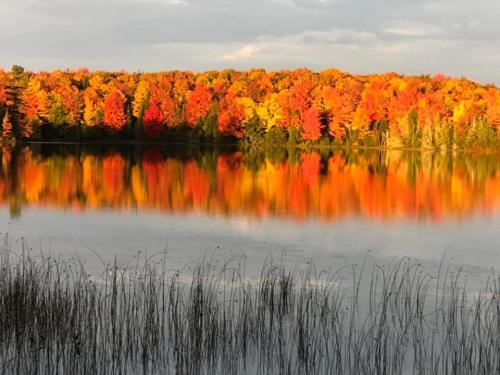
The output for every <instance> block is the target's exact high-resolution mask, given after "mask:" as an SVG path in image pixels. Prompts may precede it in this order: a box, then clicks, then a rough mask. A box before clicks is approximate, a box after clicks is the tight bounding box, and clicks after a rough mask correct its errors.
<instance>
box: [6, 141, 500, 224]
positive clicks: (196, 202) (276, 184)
mask: <svg viewBox="0 0 500 375" xmlns="http://www.w3.org/2000/svg"><path fill="white" fill-rule="evenodd" d="M16 158H17V160H16V162H12V160H11V154H10V153H9V152H8V151H5V152H4V153H3V156H2V173H1V176H0V201H1V202H3V204H7V202H9V204H11V205H14V206H16V207H20V206H22V205H28V206H30V205H35V206H51V207H56V208H63V209H67V208H72V209H76V210H83V209H86V208H93V209H107V208H110V209H114V210H121V209H140V210H159V211H163V212H174V213H176V212H179V213H181V212H201V213H207V214H214V215H248V216H250V217H266V216H282V217H291V218H294V219H305V218H307V217H318V218H321V219H323V220H339V219H343V218H347V217H351V216H361V217H370V218H379V219H383V220H396V219H431V220H440V219H442V218H449V217H452V216H457V217H465V216H469V215H473V214H474V213H482V214H493V213H496V212H498V211H499V209H500V161H499V160H498V158H497V159H495V157H492V156H490V157H489V156H487V155H485V156H478V157H477V158H476V157H465V156H463V157H459V156H457V157H456V158H453V159H450V158H451V157H450V156H445V155H442V154H434V155H433V154H404V153H397V152H389V153H380V152H378V153H373V154H366V155H361V154H357V155H348V156H343V155H339V154H337V155H334V156H331V157H329V158H323V160H322V159H321V157H320V155H319V154H317V153H303V154H302V155H301V156H300V157H299V158H298V159H296V161H295V162H293V161H290V162H283V163H276V162H272V161H270V160H268V159H266V160H265V161H264V163H263V164H262V165H261V166H260V168H259V169H258V170H257V171H256V170H255V169H254V168H252V169H250V168H249V167H247V166H246V164H245V156H244V155H243V154H242V153H240V152H238V153H234V154H224V155H221V156H219V157H218V159H217V163H216V164H213V165H212V167H207V166H204V167H202V165H205V164H206V163H205V164H203V163H199V162H197V161H195V160H193V159H191V160H187V161H186V160H180V159H176V158H172V157H165V156H163V155H162V154H161V153H160V152H159V151H155V150H150V151H147V152H145V153H144V154H143V155H142V160H141V161H140V162H132V161H131V160H130V159H129V158H127V157H126V156H124V155H122V154H120V153H109V154H106V155H104V156H96V155H83V156H77V155H73V154H70V155H66V156H64V157H62V156H50V157H41V156H35V155H34V154H33V153H32V152H31V151H30V149H27V148H26V149H23V150H21V152H20V153H19V154H18V156H17V157H16ZM14 176H16V177H15V178H16V179H17V180H16V181H17V183H13V178H14Z"/></svg>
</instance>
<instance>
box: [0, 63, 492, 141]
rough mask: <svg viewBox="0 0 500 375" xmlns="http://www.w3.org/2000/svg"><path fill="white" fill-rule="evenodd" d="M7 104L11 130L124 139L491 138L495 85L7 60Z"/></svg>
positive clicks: (1, 90) (0, 102)
mask: <svg viewBox="0 0 500 375" xmlns="http://www.w3.org/2000/svg"><path fill="white" fill-rule="evenodd" d="M151 101H154V102H155V103H154V105H150V102H151ZM148 108H152V109H151V111H150V113H149V114H148V125H144V124H143V121H144V116H145V114H146V111H147V110H148ZM7 109H9V110H10V111H11V114H12V116H11V119H10V121H11V123H12V126H13V130H14V133H15V134H16V135H19V136H20V137H22V138H28V139H30V138H35V137H39V134H38V135H37V132H36V131H35V130H36V129H38V128H40V127H45V128H54V129H58V131H57V134H59V135H60V136H65V134H70V133H71V132H68V130H69V129H71V128H76V127H83V128H86V127H96V128H98V129H102V130H104V131H106V130H109V131H112V132H114V133H116V134H117V136H121V137H124V138H126V137H129V136H130V135H131V134H132V133H131V132H130V131H128V130H125V129H127V127H126V126H125V124H126V123H129V124H130V127H131V128H135V129H142V128H143V127H144V126H145V128H144V133H140V134H141V135H140V136H142V134H144V135H145V136H147V137H148V138H150V139H157V138H158V137H160V138H162V139H163V140H164V139H165V134H166V136H167V137H168V134H170V133H169V131H170V130H172V129H173V128H175V129H181V130H179V131H181V132H184V133H186V134H187V135H188V136H189V134H193V135H195V136H200V135H201V136H204V137H209V138H214V139H215V138H217V137H220V136H223V137H229V138H236V139H246V131H247V130H250V129H251V131H252V132H253V133H252V137H254V136H255V134H259V137H262V138H266V139H275V140H277V139H282V138H283V137H281V136H280V137H274V133H276V132H277V131H276V130H275V128H280V129H282V130H280V132H281V133H282V134H283V135H284V137H285V139H284V142H287V139H286V138H288V143H289V144H297V143H301V142H305V143H307V144H308V145H313V144H314V143H315V142H323V141H327V142H328V143H330V142H335V143H336V144H351V145H357V146H374V145H375V146H397V147H400V146H409V147H432V148H448V149H449V148H456V147H463V148H466V147H490V146H498V145H499V144H500V135H499V134H500V90H499V89H498V88H497V87H495V86H493V85H480V84H479V83H476V82H472V81H468V80H466V79H456V78H450V77H445V76H443V75H437V76H435V77H430V76H402V75H398V74H396V73H387V74H381V75H377V74H374V75H367V76H364V75H351V74H348V73H344V72H340V71H338V70H334V69H329V70H325V71H322V72H319V73H317V72H312V71H310V70H308V69H297V70H294V71H287V70H283V71H275V72H266V71H264V70H262V69H253V70H250V71H247V72H238V71H234V70H232V69H227V70H223V71H207V72H201V73H194V72H188V71H173V72H163V73H133V74H131V73H126V72H120V73H113V72H89V71H88V70H86V69H80V70H77V71H64V72H63V71H53V72H38V73H35V72H29V71H25V70H24V69H22V68H21V67H16V68H15V69H14V68H13V69H12V71H10V72H5V71H3V70H0V117H1V119H3V117H4V114H5V112H6V110H7ZM160 112H161V115H160ZM153 115H154V116H153ZM153 117H154V119H153ZM153 120H154V121H153ZM152 121H153V122H152ZM153 123H154V124H155V125H154V126H153V127H152V126H151V124H153ZM247 125H251V126H247ZM146 128H147V129H148V130H146ZM160 130H162V131H160ZM163 130H165V131H163ZM256 130H258V131H257V132H256ZM270 132H271V133H272V136H269V137H268V135H267V134H268V133H270ZM136 133H137V132H136ZM136 133H134V134H135V136H137V134H139V133H137V134H136ZM281 133H280V134H281ZM44 134H45V136H46V137H50V136H51V134H54V132H47V131H46V132H45V133H44ZM92 134H101V135H102V134H105V133H103V132H102V131H101V132H100V133H99V132H98V133H95V132H94V133H92ZM84 136H85V134H84Z"/></svg>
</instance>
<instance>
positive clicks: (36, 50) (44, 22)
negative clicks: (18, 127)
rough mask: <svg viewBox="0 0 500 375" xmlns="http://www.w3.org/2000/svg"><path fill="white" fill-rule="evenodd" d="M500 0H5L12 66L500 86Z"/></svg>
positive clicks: (0, 14) (5, 56)
mask: <svg viewBox="0 0 500 375" xmlns="http://www.w3.org/2000/svg"><path fill="white" fill-rule="evenodd" d="M498 14H500V2H498V1H496V0H476V1H474V2H470V1H469V0H411V1H410V0H378V1H374V0H252V1H243V0H4V1H2V3H1V4H0V19H2V22H1V23H0V45H1V46H2V53H1V55H0V66H4V67H6V68H8V67H9V66H10V65H12V64H14V63H18V64H23V65H25V66H26V67H29V68H30V69H34V70H38V69H53V68H66V67H80V66H88V67H89V68H92V69H129V70H159V69H175V68H177V69H193V70H204V69H219V68H224V67H228V66H232V67H235V68H241V69H246V68H249V67H253V66H261V67H265V68H269V69H279V68H293V67H298V66H304V65H307V66H309V67H311V68H313V69H323V68H326V67H331V66H333V67H339V68H341V69H344V70H348V71H354V72H360V73H364V72H366V73H367V72H377V71H399V72H401V73H412V74H420V73H427V72H429V73H436V72H443V73H446V74H451V75H458V76H468V77H470V78H472V79H477V80H481V81H483V82H496V83H500V69H498V66H499V62H500V56H499V51H500V42H499V41H497V36H498V35H500V25H499V24H498V22H497V15H498Z"/></svg>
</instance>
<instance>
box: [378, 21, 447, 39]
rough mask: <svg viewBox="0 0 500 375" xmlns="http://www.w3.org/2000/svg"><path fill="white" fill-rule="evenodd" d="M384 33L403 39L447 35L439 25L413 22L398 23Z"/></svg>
mask: <svg viewBox="0 0 500 375" xmlns="http://www.w3.org/2000/svg"><path fill="white" fill-rule="evenodd" d="M384 32H385V33H386V34H392V35H396V36H401V37H431V36H443V35H445V34H446V30H445V29H444V28H443V27H441V26H439V25H434V24H425V23H418V22H411V21H400V22H396V23H395V24H393V25H392V26H389V27H387V28H385V29H384Z"/></svg>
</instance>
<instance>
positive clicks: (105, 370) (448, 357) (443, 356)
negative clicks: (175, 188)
mask: <svg viewBox="0 0 500 375" xmlns="http://www.w3.org/2000/svg"><path fill="white" fill-rule="evenodd" d="M0 270H1V271H0V361H1V364H0V366H1V367H0V369H1V373H4V374H127V373H129V374H150V373H152V374H153V373H157V374H169V373H171V374H244V373H250V374H493V373H496V374H498V373H500V301H499V297H500V293H499V285H498V280H497V279H495V278H493V277H492V278H490V279H489V280H485V284H484V287H483V288H482V289H481V290H477V291H475V292H474V293H471V291H470V289H469V288H468V286H467V280H466V277H464V274H463V271H462V269H461V268H458V267H454V266H451V265H450V266H446V267H445V266H444V265H441V266H440V267H439V270H437V271H436V272H435V274H433V273H431V272H430V271H428V270H427V269H426V268H425V267H424V266H422V265H421V264H419V263H418V262H416V261H414V260H409V259H398V260H395V261H394V262H392V263H391V264H388V265H385V266H373V268H372V269H371V270H370V269H368V267H356V266H353V267H352V268H351V267H347V268H343V269H340V270H338V271H336V272H329V271H324V270H319V269H317V268H315V266H314V265H313V264H309V263H308V264H306V265H305V266H304V267H302V268H301V269H294V270H288V269H286V268H285V267H283V266H281V265H279V264H273V263H272V262H267V263H266V264H265V265H264V266H263V268H262V271H261V274H260V276H259V277H258V278H249V277H247V276H246V275H245V267H244V266H243V265H240V264H235V265H232V264H226V265H224V266H220V267H217V266H214V263H213V262H207V261H204V262H202V263H200V264H197V265H194V266H191V267H190V270H191V273H190V277H186V276H185V272H180V271H178V270H170V269H169V268H168V265H167V262H166V259H165V258H164V257H163V258H161V259H160V260H159V262H152V261H151V259H149V260H148V259H146V260H145V261H143V262H137V263H136V264H135V265H133V266H128V267H118V266H117V264H116V263H115V264H111V265H108V266H107V267H106V269H105V270H104V272H103V273H102V274H101V275H100V276H98V277H95V276H92V277H91V276H89V275H88V274H87V273H86V272H85V270H84V269H83V267H82V266H81V265H80V264H78V263H77V262H65V261H63V260H62V259H57V258H56V259H54V258H51V257H40V256H39V257H36V258H35V257H33V256H32V255H31V253H30V252H28V251H25V252H23V253H22V254H21V255H19V256H15V255H13V254H12V253H11V252H9V250H8V249H7V248H5V249H4V250H3V252H2V255H1V268H0Z"/></svg>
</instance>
